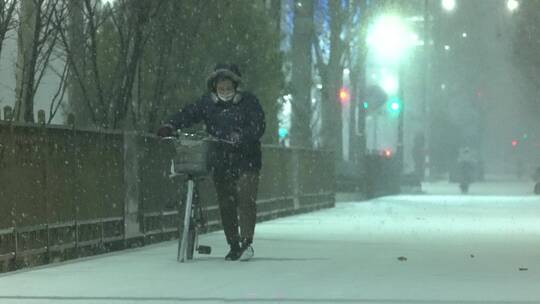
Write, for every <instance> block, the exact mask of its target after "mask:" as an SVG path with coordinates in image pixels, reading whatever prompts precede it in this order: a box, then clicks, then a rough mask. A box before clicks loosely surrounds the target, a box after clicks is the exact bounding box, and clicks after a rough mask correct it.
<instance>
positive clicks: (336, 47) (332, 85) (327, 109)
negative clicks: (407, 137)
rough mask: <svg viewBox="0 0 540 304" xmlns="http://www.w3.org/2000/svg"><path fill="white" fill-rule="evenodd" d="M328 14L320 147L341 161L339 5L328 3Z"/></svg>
mask: <svg viewBox="0 0 540 304" xmlns="http://www.w3.org/2000/svg"><path fill="white" fill-rule="evenodd" d="M328 5H329V12H330V59H329V61H328V65H327V69H326V73H323V77H321V78H322V79H323V89H322V101H321V102H322V113H321V114H322V117H321V123H322V126H321V128H322V130H321V134H322V147H323V148H325V149H329V150H333V151H334V153H335V158H336V160H342V159H343V134H342V132H343V131H342V128H343V127H342V125H343V122H342V117H341V105H340V103H339V101H338V91H339V88H340V86H341V85H342V83H343V66H342V64H341V57H342V55H343V42H342V41H341V38H340V35H341V31H342V25H343V22H344V20H342V18H341V17H342V14H341V10H342V8H341V3H340V1H330V2H329V4H328Z"/></svg>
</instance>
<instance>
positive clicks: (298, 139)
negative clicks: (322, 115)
mask: <svg viewBox="0 0 540 304" xmlns="http://www.w3.org/2000/svg"><path fill="white" fill-rule="evenodd" d="M294 8H295V15H294V31H293V37H292V66H293V68H292V95H293V101H292V119H291V145H293V146H299V147H308V148H311V147H312V133H311V116H312V115H311V113H312V110H311V85H312V75H311V74H312V71H311V66H312V62H313V59H312V52H311V47H312V42H313V1H305V0H297V1H296V3H295V5H294Z"/></svg>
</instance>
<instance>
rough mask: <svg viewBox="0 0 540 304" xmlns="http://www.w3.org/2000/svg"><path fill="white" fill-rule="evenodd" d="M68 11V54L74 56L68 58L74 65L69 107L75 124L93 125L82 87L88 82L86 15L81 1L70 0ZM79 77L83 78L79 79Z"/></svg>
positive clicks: (70, 78)
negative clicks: (82, 84) (86, 77)
mask: <svg viewBox="0 0 540 304" xmlns="http://www.w3.org/2000/svg"><path fill="white" fill-rule="evenodd" d="M68 12H69V33H68V35H69V44H70V46H69V49H70V52H69V54H68V56H71V57H72V58H71V60H68V64H70V63H71V65H72V67H71V69H70V73H69V76H68V77H69V78H68V90H69V95H68V96H69V107H70V111H71V112H72V113H73V114H74V115H75V124H76V125H77V126H78V127H83V128H85V127H90V126H92V125H93V123H94V121H92V115H91V113H90V111H92V108H91V105H90V104H88V102H86V100H85V98H84V95H83V90H82V88H81V82H82V83H86V81H85V75H86V72H85V69H86V67H85V61H86V60H85V58H86V54H85V38H84V37H85V35H84V15H83V4H82V3H81V1H80V0H69V2H68ZM77 74H78V75H77ZM78 77H81V78H82V79H78Z"/></svg>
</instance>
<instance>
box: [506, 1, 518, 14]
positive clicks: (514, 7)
mask: <svg viewBox="0 0 540 304" xmlns="http://www.w3.org/2000/svg"><path fill="white" fill-rule="evenodd" d="M518 7H519V2H518V1H517V0H508V1H506V8H508V10H509V11H510V12H514V11H515V10H517V9H518Z"/></svg>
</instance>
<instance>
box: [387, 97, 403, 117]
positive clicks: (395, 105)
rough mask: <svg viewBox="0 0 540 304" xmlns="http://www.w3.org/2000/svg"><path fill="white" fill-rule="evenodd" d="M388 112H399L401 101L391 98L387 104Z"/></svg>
mask: <svg viewBox="0 0 540 304" xmlns="http://www.w3.org/2000/svg"><path fill="white" fill-rule="evenodd" d="M387 107H388V111H389V112H391V113H394V114H397V113H399V112H400V111H401V100H399V98H397V97H392V98H390V100H389V101H388V104H387Z"/></svg>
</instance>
